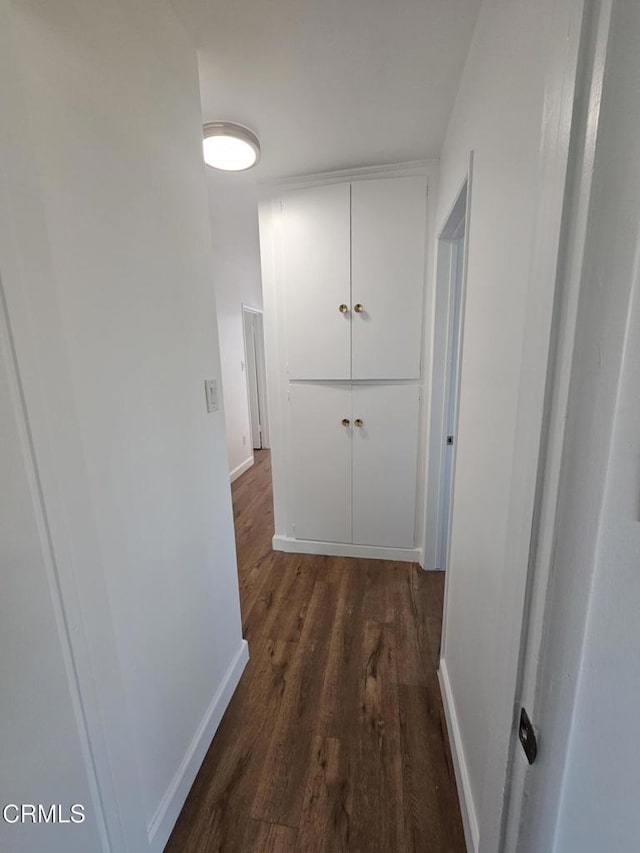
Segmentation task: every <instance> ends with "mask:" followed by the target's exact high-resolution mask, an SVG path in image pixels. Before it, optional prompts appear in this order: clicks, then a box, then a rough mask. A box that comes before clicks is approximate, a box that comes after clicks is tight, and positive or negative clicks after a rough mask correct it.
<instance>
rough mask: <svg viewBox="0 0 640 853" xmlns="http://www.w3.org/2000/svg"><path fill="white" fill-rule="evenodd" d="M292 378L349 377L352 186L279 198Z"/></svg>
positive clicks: (308, 191) (341, 185) (337, 185)
mask: <svg viewBox="0 0 640 853" xmlns="http://www.w3.org/2000/svg"><path fill="white" fill-rule="evenodd" d="M282 267H283V270H282V272H283V279H284V289H285V305H286V308H285V312H286V338H287V361H288V370H289V378H290V379H349V378H350V377H351V310H350V309H351V262H350V185H349V184H333V185H332V186H326V187H314V188H313V189H308V190H300V191H298V192H294V193H291V194H290V195H288V196H286V197H285V198H283V200H282Z"/></svg>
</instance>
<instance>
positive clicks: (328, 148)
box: [173, 0, 480, 181]
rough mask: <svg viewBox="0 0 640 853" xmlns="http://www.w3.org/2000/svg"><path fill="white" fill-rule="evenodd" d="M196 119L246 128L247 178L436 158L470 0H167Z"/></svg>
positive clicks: (473, 6)
mask: <svg viewBox="0 0 640 853" xmlns="http://www.w3.org/2000/svg"><path fill="white" fill-rule="evenodd" d="M173 3H174V6H175V8H176V10H177V11H178V14H179V15H180V17H181V18H182V20H183V22H184V24H185V26H186V27H187V30H188V31H189V33H190V35H191V38H192V39H193V41H194V42H195V45H196V47H197V48H198V59H199V65H200V85H201V91H202V108H203V119H204V121H214V120H220V119H225V120H229V121H237V122H240V123H241V124H245V125H247V126H249V127H250V128H252V129H253V130H254V131H255V132H256V133H257V134H258V136H259V137H260V140H261V142H262V161H261V163H260V164H259V166H258V167H257V168H256V170H255V177H256V178H257V179H258V180H260V181H262V180H267V179H273V178H281V177H285V176H290V175H301V174H310V173H313V172H321V171H328V170H334V169H344V168H352V167H356V166H368V165H377V164H382V163H392V162H401V161H407V160H420V159H423V158H427V157H437V156H438V155H439V153H440V149H441V146H442V141H443V138H444V133H445V130H446V126H447V121H448V118H449V115H450V112H451V108H452V106H453V101H454V98H455V94H456V91H457V88H458V82H459V79H460V75H461V72H462V66H463V63H464V60H465V57H466V54H467V50H468V48H469V43H470V40H471V35H472V32H473V27H474V24H475V19H476V14H477V10H478V7H479V5H480V0H173Z"/></svg>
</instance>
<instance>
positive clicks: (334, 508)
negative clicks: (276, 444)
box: [289, 385, 352, 542]
mask: <svg viewBox="0 0 640 853" xmlns="http://www.w3.org/2000/svg"><path fill="white" fill-rule="evenodd" d="M289 409H290V418H291V420H290V423H291V435H292V452H291V460H290V464H291V477H292V482H293V495H292V498H293V501H292V513H293V520H294V524H295V531H294V533H295V537H296V539H318V540H320V541H325V542H351V429H352V428H351V423H350V422H351V389H350V388H349V387H347V386H344V385H343V386H340V385H337V386H336V385H334V386H331V385H292V386H291V387H290V392H289ZM343 419H347V420H348V421H349V425H347V426H345V425H343V424H342V420H343Z"/></svg>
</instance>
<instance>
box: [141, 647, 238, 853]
mask: <svg viewBox="0 0 640 853" xmlns="http://www.w3.org/2000/svg"><path fill="white" fill-rule="evenodd" d="M248 660H249V645H248V643H247V641H246V640H243V641H242V643H241V645H240V648H239V649H238V651H237V652H236V654H235V655H234V657H233V660H232V661H231V663H230V664H229V667H228V669H227V671H226V673H225V676H224V678H223V679H222V684H221V685H220V687H219V688H218V689H217V690H216V693H215V696H214V697H213V699H212V700H211V704H210V705H209V707H208V708H207V711H206V713H205V715H204V717H203V718H202V721H201V723H200V725H199V726H198V729H197V731H196V733H195V735H194V737H193V740H192V741H191V743H190V744H189V748H188V749H187V752H186V754H185V756H184V758H183V759H182V761H181V762H180V766H179V767H178V770H177V771H176V774H175V776H174V777H173V779H172V780H171V784H170V785H169V787H168V788H167V790H166V792H165V794H164V796H163V797H162V799H161V800H160V805H159V806H158V808H157V809H156V813H155V814H154V816H153V818H152V820H151V823H150V824H149V826H148V827H147V835H148V837H149V850H150V851H151V853H162V851H163V850H164V847H165V845H166V843H167V841H168V840H169V836H170V835H171V830H172V829H173V827H174V825H175V822H176V821H177V819H178V816H179V814H180V811H181V809H182V806H183V805H184V801H185V800H186V799H187V794H188V793H189V791H190V789H191V786H192V785H193V781H194V779H195V778H196V774H197V772H198V770H199V769H200V765H201V764H202V762H203V760H204V757H205V755H206V754H207V750H208V749H209V746H210V744H211V741H212V740H213V736H214V735H215V733H216V730H217V728H218V726H219V725H220V720H221V719H222V715H223V714H224V712H225V711H226V709H227V705H228V704H229V702H230V701H231V697H232V696H233V692H234V690H235V689H236V687H237V686H238V682H239V681H240V676H241V675H242V673H243V671H244V668H245V666H246V665H247V661H248Z"/></svg>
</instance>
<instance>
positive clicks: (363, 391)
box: [352, 385, 419, 548]
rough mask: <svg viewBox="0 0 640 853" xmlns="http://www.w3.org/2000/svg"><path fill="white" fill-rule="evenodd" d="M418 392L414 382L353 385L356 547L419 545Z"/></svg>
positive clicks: (354, 532)
mask: <svg viewBox="0 0 640 853" xmlns="http://www.w3.org/2000/svg"><path fill="white" fill-rule="evenodd" d="M418 395H419V390H418V388H417V386H415V385H386V386H384V385H381V386H373V385H356V386H353V397H352V411H353V424H354V426H353V542H354V543H355V544H357V545H381V546H387V547H395V548H413V547H414V537H415V512H416V471H417V459H418V410H419V396H418ZM360 421H361V422H362V424H361V425H359V422H360Z"/></svg>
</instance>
